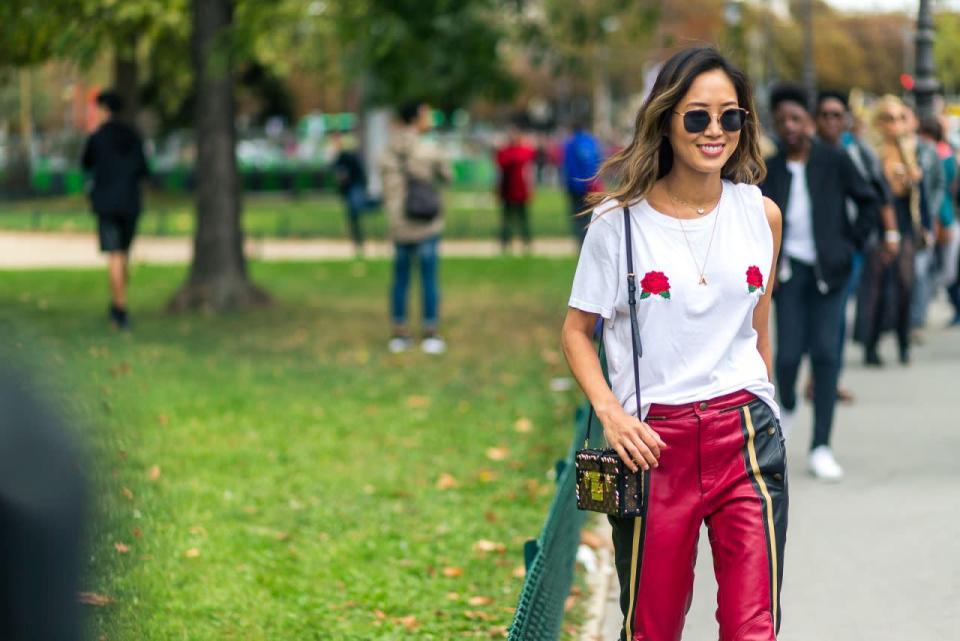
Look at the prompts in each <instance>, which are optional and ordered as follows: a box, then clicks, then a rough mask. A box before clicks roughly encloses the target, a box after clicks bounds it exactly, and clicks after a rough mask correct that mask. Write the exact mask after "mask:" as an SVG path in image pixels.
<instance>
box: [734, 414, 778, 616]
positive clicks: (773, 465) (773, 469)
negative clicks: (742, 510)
mask: <svg viewBox="0 0 960 641" xmlns="http://www.w3.org/2000/svg"><path fill="white" fill-rule="evenodd" d="M754 415H756V417H757V418H758V419H759V420H758V422H757V423H756V424H755V423H754V420H753V418H754ZM740 416H741V419H742V420H741V423H740V428H741V430H742V432H743V437H744V443H745V445H744V448H743V450H744V451H743V458H744V466H745V467H746V472H747V475H748V476H749V478H750V483H751V484H752V485H753V489H754V490H755V491H756V493H757V497H758V498H759V500H760V505H761V509H762V514H763V529H764V535H765V536H766V540H767V562H768V564H769V565H768V572H769V578H770V614H771V615H772V617H773V624H774V629H775V631H776V632H777V633H779V632H780V620H781V612H780V587H781V585H782V582H783V550H784V547H785V544H786V534H787V480H786V475H787V470H786V458H785V456H784V451H783V444H782V443H781V442H780V432H779V430H778V429H777V423H776V419H775V418H774V416H773V412H772V411H771V410H770V408H769V407H767V405H766V404H765V403H764V402H763V401H755V402H753V403H751V404H750V405H747V406H744V407H743V408H742V409H741V413H740ZM757 426H759V427H760V429H759V431H758V429H757Z"/></svg>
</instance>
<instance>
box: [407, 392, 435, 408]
mask: <svg viewBox="0 0 960 641" xmlns="http://www.w3.org/2000/svg"><path fill="white" fill-rule="evenodd" d="M429 405H430V399H429V398H428V397H426V396H420V395H418V394H414V395H413V396H408V397H407V407H411V408H414V409H419V408H423V407H427V406H429Z"/></svg>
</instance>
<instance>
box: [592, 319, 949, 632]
mask: <svg viewBox="0 0 960 641" xmlns="http://www.w3.org/2000/svg"><path fill="white" fill-rule="evenodd" d="M946 319H947V309H946V305H945V304H944V303H942V302H940V303H937V304H936V305H935V306H934V307H933V308H932V309H931V319H930V326H931V328H938V329H929V330H927V331H926V332H925V333H924V336H925V343H924V344H923V345H921V346H919V347H917V348H916V350H915V358H914V363H913V364H912V365H911V366H910V367H907V368H903V367H900V366H899V365H893V364H888V365H887V367H886V368H884V369H882V370H868V369H865V368H863V367H862V366H861V364H860V362H861V352H860V350H859V349H857V348H851V349H850V350H848V352H847V369H846V372H845V374H844V381H845V384H846V385H847V387H849V388H850V389H851V390H853V391H854V392H855V393H856V394H857V401H856V403H855V404H853V405H849V406H839V408H838V411H837V419H836V428H835V433H834V434H835V436H834V443H833V444H834V449H835V451H836V454H837V458H838V460H839V461H840V463H841V464H842V465H843V466H844V468H845V469H846V472H847V478H846V480H844V481H843V482H842V483H840V484H837V485H825V484H822V483H819V482H816V481H814V480H813V479H812V478H811V477H810V476H809V475H808V474H807V472H806V456H805V455H806V444H807V439H808V438H809V436H810V423H811V414H810V407H809V406H803V407H801V408H800V409H799V412H798V415H797V422H796V427H795V428H794V433H793V435H792V437H791V439H790V440H789V442H788V444H787V450H788V459H789V462H788V465H789V466H790V519H789V522H790V525H789V531H788V535H787V549H786V559H785V563H786V565H785V568H784V572H785V574H784V585H783V598H782V606H783V626H782V628H781V631H780V632H781V633H780V641H958V640H960V328H954V329H939V328H941V327H943V325H944V324H945V322H946ZM887 340H888V341H889V342H887V343H885V344H884V345H883V347H884V348H885V349H883V350H882V352H881V356H882V357H884V358H886V360H887V361H888V362H889V363H894V362H895V361H896V358H895V356H896V354H895V349H894V345H893V339H892V337H891V338H889V339H887ZM805 378H806V377H805V376H801V380H803V379H805ZM696 571H697V578H696V587H695V591H694V599H693V606H692V608H691V610H690V613H689V615H688V616H687V624H686V629H685V633H684V639H690V640H693V641H708V640H711V639H716V638H717V625H716V621H715V620H714V609H715V607H716V606H715V603H716V599H715V595H716V582H715V581H714V578H713V568H712V560H711V555H710V547H709V544H708V543H707V535H706V531H705V530H704V531H702V532H701V536H700V552H699V556H698V560H697V570H696ZM612 580H613V586H612V588H611V589H610V590H609V595H610V597H611V598H608V600H607V607H606V609H605V618H604V623H603V625H604V635H603V636H602V637H599V638H602V639H603V640H604V641H613V640H614V639H616V638H617V635H618V632H619V627H620V625H621V622H622V620H621V617H620V612H619V607H618V605H617V602H616V590H617V588H616V585H615V584H616V577H615V575H612Z"/></svg>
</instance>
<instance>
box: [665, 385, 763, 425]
mask: <svg viewBox="0 0 960 641" xmlns="http://www.w3.org/2000/svg"><path fill="white" fill-rule="evenodd" d="M755 400H757V397H756V396H755V395H754V394H752V393H750V392H747V391H745V390H738V391H736V392H731V393H729V394H724V395H723V396H716V397H714V398H709V399H706V400H702V401H692V402H690V403H682V404H680V405H664V404H661V403H653V404H652V405H650V409H649V410H648V411H647V419H648V420H652V419H657V418H660V419H664V418H682V417H685V416H697V415H701V414H703V413H705V412H723V411H725V410H734V409H736V408H738V407H742V406H744V405H749V404H750V403H752V402H753V401H755Z"/></svg>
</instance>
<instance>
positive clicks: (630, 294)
mask: <svg viewBox="0 0 960 641" xmlns="http://www.w3.org/2000/svg"><path fill="white" fill-rule="evenodd" d="M631 234H632V232H631V230H630V208H629V207H624V208H623V236H624V240H625V243H626V250H627V305H629V307H630V339H631V340H630V344H631V346H632V348H633V385H634V389H635V390H636V396H637V417H638V418H639V416H640V362H639V361H640V357H641V356H643V344H642V343H641V342H640V324H639V323H638V322H637V275H636V274H635V273H634V271H633V237H632V235H631ZM602 350H603V335H601V336H600V347H599V349H598V350H597V358H599V357H600V352H601V351H602ZM592 427H593V404H592V403H591V405H590V414H589V416H588V417H587V437H586V439H585V440H584V441H583V447H584V449H586V448H588V447H590V430H591V428H592Z"/></svg>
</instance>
